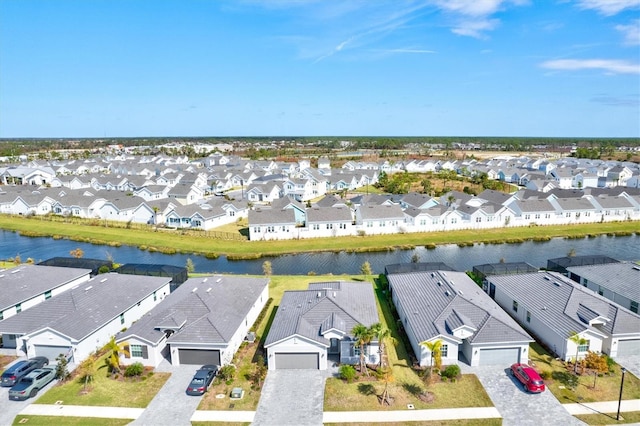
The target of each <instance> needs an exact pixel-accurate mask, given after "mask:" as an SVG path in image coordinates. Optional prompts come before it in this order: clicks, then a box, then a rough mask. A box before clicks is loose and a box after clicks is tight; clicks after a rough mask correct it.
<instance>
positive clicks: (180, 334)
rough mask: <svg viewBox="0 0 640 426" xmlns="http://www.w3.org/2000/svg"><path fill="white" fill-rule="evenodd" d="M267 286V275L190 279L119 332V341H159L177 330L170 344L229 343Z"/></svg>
mask: <svg viewBox="0 0 640 426" xmlns="http://www.w3.org/2000/svg"><path fill="white" fill-rule="evenodd" d="M268 285H269V280H268V279H267V278H248V277H234V276H227V275H222V276H209V277H199V278H190V279H188V280H187V281H185V282H184V283H183V284H182V285H180V287H178V288H177V289H176V290H175V291H174V292H173V293H171V294H170V295H168V296H167V297H166V298H165V299H164V300H163V301H162V302H161V303H160V304H159V305H158V306H156V307H155V308H154V309H152V310H151V311H149V312H148V313H147V314H146V315H144V316H143V317H142V318H140V320H138V321H137V322H136V323H135V324H133V325H132V326H131V327H129V329H127V330H126V331H125V332H124V333H121V334H119V335H118V341H124V340H126V339H127V338H128V337H130V336H137V337H139V338H142V339H144V340H147V341H148V342H150V343H157V342H158V341H160V340H161V339H162V337H163V336H164V331H165V330H166V329H171V330H176V331H175V333H174V334H172V335H171V337H170V338H169V339H168V342H169V343H208V344H225V343H228V342H229V341H230V340H231V337H232V336H233V334H234V333H235V332H236V331H237V330H238V327H240V325H241V324H242V322H243V321H244V320H245V318H246V316H247V314H248V313H249V311H250V310H251V308H252V307H253V305H254V304H255V303H256V301H257V300H258V298H259V297H260V294H261V293H262V292H263V291H264V289H265V287H267V286H268Z"/></svg>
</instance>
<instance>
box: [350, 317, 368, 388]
mask: <svg viewBox="0 0 640 426" xmlns="http://www.w3.org/2000/svg"><path fill="white" fill-rule="evenodd" d="M351 334H353V337H354V339H355V344H356V345H358V346H359V347H360V372H363V371H364V372H365V374H366V375H367V376H368V375H369V370H368V369H367V363H366V360H365V356H364V347H365V345H368V344H369V343H371V340H372V339H373V331H372V329H371V328H370V327H367V326H365V325H363V324H357V325H356V326H354V327H353V329H352V330H351Z"/></svg>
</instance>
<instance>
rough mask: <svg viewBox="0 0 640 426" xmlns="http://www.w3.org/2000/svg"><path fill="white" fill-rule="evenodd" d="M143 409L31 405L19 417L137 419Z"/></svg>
mask: <svg viewBox="0 0 640 426" xmlns="http://www.w3.org/2000/svg"><path fill="white" fill-rule="evenodd" d="M144 410H145V409H144V408H126V407H96V406H90V405H62V404H60V405H45V404H31V405H29V406H27V407H26V408H25V409H24V410H22V411H20V415H27V416H28V415H31V416H68V417H100V418H103V419H137V418H138V417H139V416H140V415H141V414H142V412H143V411H144Z"/></svg>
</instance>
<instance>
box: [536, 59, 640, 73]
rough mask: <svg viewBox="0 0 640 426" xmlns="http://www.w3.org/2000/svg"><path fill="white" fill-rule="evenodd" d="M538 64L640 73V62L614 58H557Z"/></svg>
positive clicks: (575, 68) (557, 67) (570, 68)
mask: <svg viewBox="0 0 640 426" xmlns="http://www.w3.org/2000/svg"><path fill="white" fill-rule="evenodd" d="M540 66H541V67H543V68H547V69H552V70H563V71H576V70H585V69H595V70H602V71H605V72H608V73H613V74H640V64H634V63H631V62H629V61H621V60H614V59H557V60H552V61H546V62H543V63H542V64H540Z"/></svg>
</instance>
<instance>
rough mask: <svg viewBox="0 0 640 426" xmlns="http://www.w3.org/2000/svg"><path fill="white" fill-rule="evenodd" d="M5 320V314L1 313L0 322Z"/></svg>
mask: <svg viewBox="0 0 640 426" xmlns="http://www.w3.org/2000/svg"><path fill="white" fill-rule="evenodd" d="M3 319H4V312H2V311H0V321H2V320H3Z"/></svg>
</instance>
